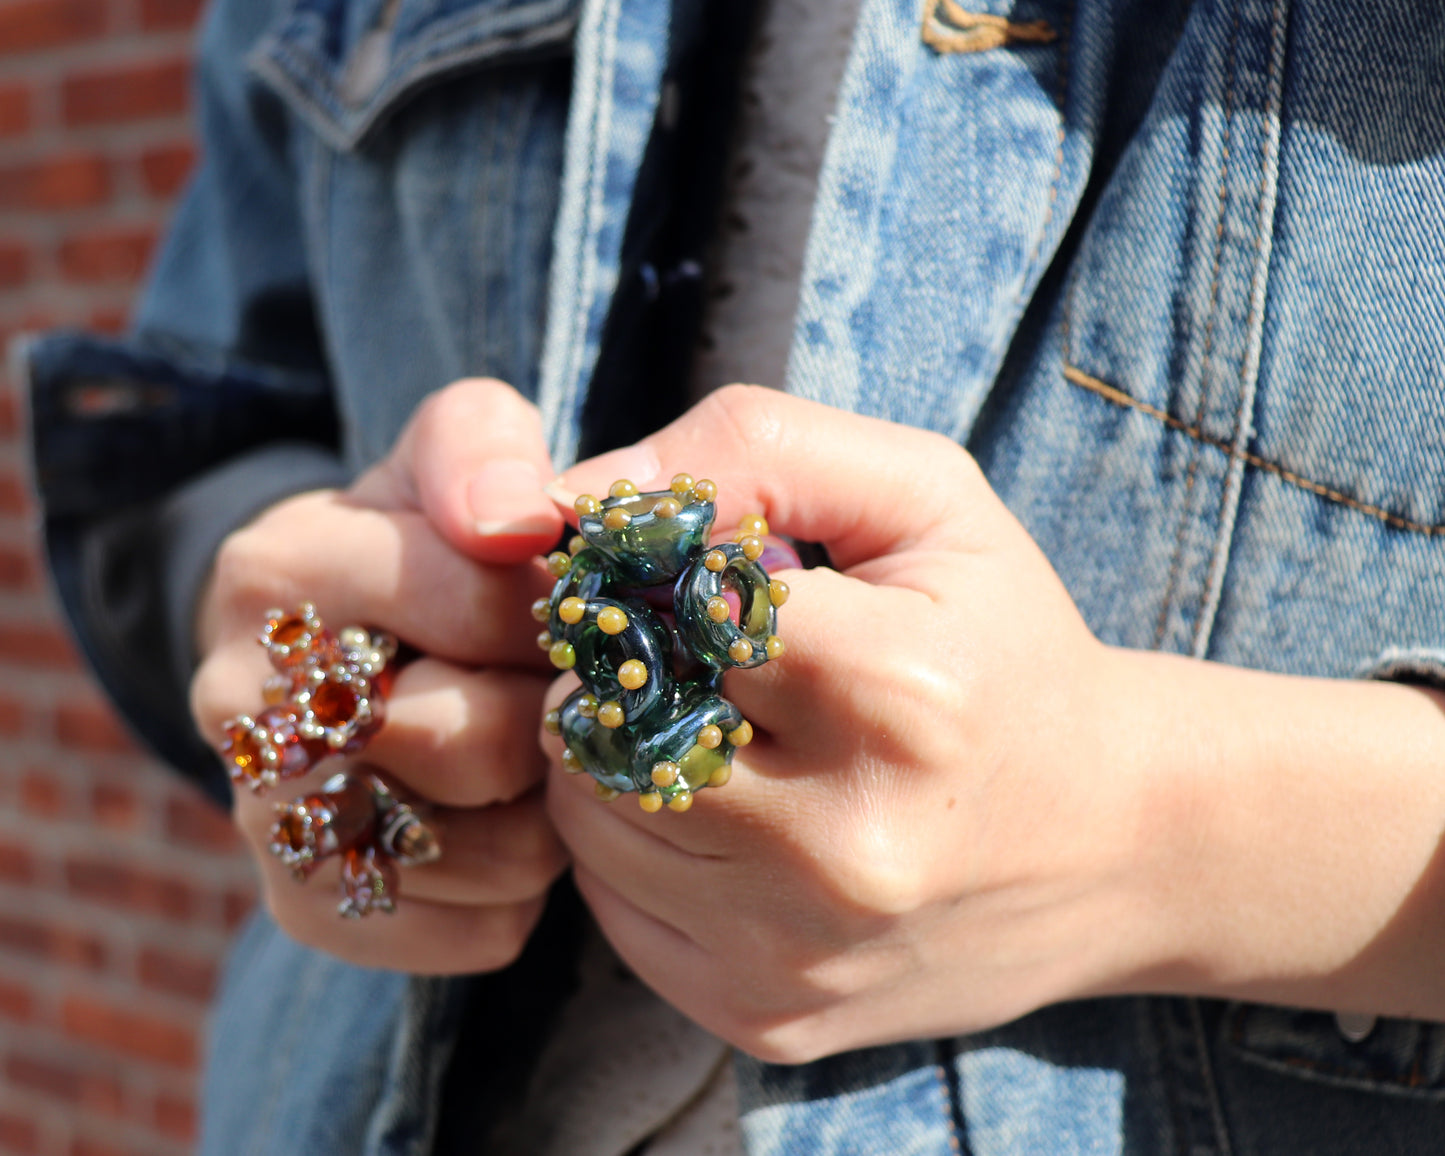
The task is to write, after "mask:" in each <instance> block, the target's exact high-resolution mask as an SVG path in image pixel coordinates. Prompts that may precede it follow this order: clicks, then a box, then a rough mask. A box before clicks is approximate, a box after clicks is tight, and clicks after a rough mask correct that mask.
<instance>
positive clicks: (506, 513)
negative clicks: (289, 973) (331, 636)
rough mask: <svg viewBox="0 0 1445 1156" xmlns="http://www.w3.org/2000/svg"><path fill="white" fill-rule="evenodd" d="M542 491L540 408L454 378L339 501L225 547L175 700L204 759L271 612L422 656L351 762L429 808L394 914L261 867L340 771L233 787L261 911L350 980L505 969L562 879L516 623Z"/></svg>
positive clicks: (244, 703) (539, 687) (525, 635)
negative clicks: (299, 809) (357, 913)
mask: <svg viewBox="0 0 1445 1156" xmlns="http://www.w3.org/2000/svg"><path fill="white" fill-rule="evenodd" d="M551 477H552V468H551V463H550V461H549V459H548V455H547V450H546V445H545V442H544V440H543V437H542V429H541V422H540V419H539V417H538V414H537V412H536V409H535V408H534V407H533V406H532V405H531V404H530V403H529V402H527V401H526V400H524V399H523V398H522V397H521V396H520V395H519V394H518V393H516V391H515V390H513V389H511V387H509V386H506V385H504V384H502V383H501V382H497V381H488V380H465V381H460V382H457V383H455V384H453V385H451V386H449V387H447V388H446V389H444V390H441V391H439V392H438V393H436V394H434V395H432V396H431V397H429V398H428V399H427V400H426V401H425V402H423V403H422V405H421V406H420V407H419V408H418V409H417V411H416V413H415V414H414V415H413V416H412V419H411V421H410V422H409V423H408V425H407V427H406V429H405V430H404V431H403V432H402V434H401V436H400V438H399V439H398V440H397V443H396V445H395V446H394V447H393V449H392V451H391V453H390V454H389V455H388V456H387V457H386V459H385V460H383V461H382V462H381V463H379V464H378V465H377V466H375V467H374V468H372V469H371V470H369V471H368V472H367V473H366V474H364V475H363V476H362V477H361V478H359V479H358V480H357V481H356V483H355V484H354V485H352V486H351V488H350V489H348V490H345V491H335V490H325V491H317V492H314V493H308V494H300V495H297V496H295V497H292V498H290V499H288V500H286V501H283V502H280V503H278V504H277V505H275V506H273V507H272V508H271V509H269V510H268V511H266V512H265V513H264V514H263V515H261V516H260V517H259V518H257V519H256V520H255V521H253V522H251V523H250V524H249V525H247V526H245V527H244V528H242V529H240V530H237V531H236V532H235V533H233V534H232V535H231V536H230V537H229V538H227V539H226V541H225V542H224V543H223V545H222V547H221V549H220V551H219V553H218V555H217V558H216V563H215V566H214V569H213V571H212V575H211V579H210V581H209V583H208V585H207V589H206V591H205V594H204V595H203V598H202V601H201V607H200V611H199V614H200V617H199V621H198V639H199V643H200V648H201V653H202V661H201V664H200V667H199V669H198V670H197V672H196V676H195V679H194V681H193V683H192V686H191V710H192V714H193V716H194V718H195V721H196V724H197V726H198V727H199V728H200V730H201V733H202V734H203V735H205V736H206V737H207V738H209V739H210V740H212V741H213V742H215V743H217V744H218V745H219V744H220V742H221V740H222V729H223V724H224V722H225V721H226V720H227V719H230V718H233V717H235V716H236V715H239V714H248V713H249V714H254V713H256V712H257V711H258V710H259V709H260V708H261V705H262V703H261V685H262V683H263V681H264V680H265V679H266V677H267V675H268V674H269V673H270V666H269V663H268V662H267V658H266V655H265V652H264V650H263V649H262V648H261V647H260V646H258V645H257V642H256V639H257V636H258V634H259V632H260V629H261V626H262V625H263V622H264V616H265V613H266V611H267V610H268V609H270V608H272V607H281V608H284V609H288V610H289V609H293V608H295V607H296V606H297V605H298V604H299V603H301V602H306V601H309V602H312V603H314V604H315V606H316V608H317V612H318V613H319V614H320V616H321V618H322V619H323V620H324V621H325V622H326V624H327V625H328V626H329V627H330V628H332V629H333V630H334V629H337V628H340V627H342V626H346V625H351V624H357V625H365V626H369V627H372V628H375V629H381V630H386V631H389V632H391V633H392V634H394V635H396V637H397V638H398V639H400V640H401V642H403V643H404V644H407V645H408V646H410V647H411V648H413V649H414V650H415V651H417V652H419V654H420V655H421V657H419V658H417V659H415V660H414V661H411V662H410V663H408V664H407V665H406V666H404V667H403V668H402V669H401V671H400V673H399V674H398V675H397V679H396V683H395V685H394V687H393V689H392V691H391V694H390V697H389V699H388V706H387V715H386V722H385V725H384V726H383V727H382V728H381V730H380V731H379V732H378V733H377V735H376V737H375V738H373V740H372V741H371V743H370V745H369V746H368V747H367V748H366V750H365V752H364V758H365V761H366V763H367V764H368V765H370V766H372V767H374V768H376V769H378V770H380V771H381V772H382V773H383V775H384V776H386V777H387V778H389V779H390V780H391V781H392V782H393V783H396V784H399V785H400V787H401V788H402V789H403V790H404V791H405V792H406V793H407V794H408V797H414V799H415V800H416V801H419V802H422V803H425V804H427V805H428V810H427V822H428V824H429V825H430V826H431V827H432V828H433V829H434V830H435V831H436V833H437V835H438V836H439V838H440V841H441V845H442V849H443V850H442V856H441V858H440V859H439V860H438V861H437V862H435V863H430V864H427V865H425V866H413V867H403V868H401V877H400V888H399V891H400V895H401V899H400V901H399V903H398V904H397V910H396V912H395V914H394V915H392V916H389V917H388V916H373V917H371V918H367V919H360V920H357V919H341V918H338V916H337V914H336V905H337V901H338V889H337V877H338V871H339V868H338V866H337V863H336V860H335V859H332V860H330V861H328V862H327V863H325V864H324V865H323V866H322V867H321V868H320V869H318V870H317V871H316V873H315V874H314V875H313V876H312V877H311V879H310V880H308V881H307V883H306V885H305V886H298V885H297V884H296V883H295V882H294V881H293V880H292V879H291V877H290V873H289V872H288V871H287V870H286V869H285V868H283V867H282V865H281V864H280V863H279V862H278V861H277V860H276V859H275V858H274V857H273V856H272V855H271V854H270V852H269V850H268V847H267V844H268V842H269V832H270V828H271V824H272V822H273V818H274V809H275V805H276V804H277V803H280V802H284V801H286V800H288V799H291V798H294V797H296V796H298V795H303V794H308V793H313V792H314V791H315V790H316V788H318V787H319V785H320V784H321V783H322V782H323V781H324V780H325V779H326V778H327V777H328V776H329V775H331V774H333V773H335V771H336V770H338V769H341V767H342V765H343V764H342V763H341V761H340V760H338V759H328V760H326V761H325V762H323V763H322V764H321V765H320V766H319V767H318V768H317V769H316V770H313V771H312V772H310V773H309V774H308V775H306V776H304V777H301V778H297V779H293V780H287V781H284V782H282V783H280V784H278V785H277V786H275V787H273V788H272V789H271V790H269V791H268V792H266V793H265V794H264V795H259V796H258V795H254V794H252V792H251V791H250V790H249V789H246V788H238V789H237V791H236V798H235V808H234V811H233V816H234V819H235V822H236V824H237V826H238V827H239V828H240V829H241V831H242V833H243V835H244V836H245V840H246V843H247V845H248V846H249V847H250V849H251V851H252V854H254V855H255V856H256V859H257V862H258V864H259V866H260V876H261V881H262V888H263V893H264V898H265V902H266V905H267V907H268V908H269V909H270V911H271V914H272V915H273V916H274V918H275V919H276V922H277V923H278V924H279V925H280V926H281V927H282V928H283V929H284V930H285V931H286V932H287V933H288V934H290V935H291V936H292V937H293V938H295V939H297V940H299V941H300V942H302V943H305V944H307V945H309V946H311V947H315V948H318V949H320V950H322V951H325V952H328V953H330V954H332V955H335V956H338V957H340V958H342V959H344V960H347V961H348V962H351V963H354V964H358V965H362V966H368V967H384V968H391V969H395V970H400V971H410V972H418V973H459V972H470V971H484V970H489V969H493V968H498V967H501V966H504V965H505V964H507V963H509V962H510V961H511V960H512V959H514V958H515V957H516V955H517V954H518V953H519V952H520V951H521V949H522V946H523V944H524V943H525V942H526V939H527V937H528V935H529V934H530V933H531V930H532V927H533V926H534V924H535V923H536V920H537V918H538V916H539V915H540V914H541V910H542V905H543V902H544V899H545V895H546V891H547V888H548V886H549V885H550V884H551V882H552V881H553V880H554V879H555V878H556V877H557V876H558V875H559V874H560V873H561V871H562V870H563V868H564V867H565V866H566V852H565V851H564V849H563V848H562V846H561V844H560V842H559V841H558V839H557V837H556V835H555V834H554V833H553V831H552V827H551V825H550V823H549V821H548V819H547V816H546V814H545V812H544V809H543V803H542V792H541V782H542V778H543V774H544V771H545V761H544V759H543V756H542V754H541V752H540V751H539V750H538V749H537V744H536V739H535V736H536V731H537V720H538V719H539V718H540V716H541V713H542V698H543V695H544V693H545V691H546V688H547V685H548V684H549V683H550V682H551V679H552V676H553V675H554V674H555V673H556V672H555V671H554V670H553V669H552V666H551V664H550V663H549V662H548V660H547V656H546V655H545V654H544V653H543V652H542V651H540V650H539V649H538V647H537V644H536V637H537V630H538V628H537V624H536V622H534V621H533V620H532V618H531V617H530V615H529V614H528V608H529V606H530V604H531V603H532V601H533V600H534V599H536V598H538V597H540V596H542V595H544V594H546V593H547V591H548V589H549V587H550V583H551V580H550V578H549V577H548V575H547V573H546V571H545V569H544V568H543V566H542V565H541V563H540V561H539V560H538V558H537V556H538V555H539V554H541V553H544V552H545V551H547V550H549V549H550V548H551V547H552V545H553V544H554V543H555V542H556V541H557V539H558V536H559V535H560V533H561V531H562V527H563V522H562V518H561V517H560V515H559V514H558V513H557V512H556V509H555V508H554V506H553V504H552V503H551V502H550V501H548V500H547V498H546V497H545V495H544V494H543V493H542V486H543V485H545V484H546V483H547V482H548V481H549V480H550V479H551Z"/></svg>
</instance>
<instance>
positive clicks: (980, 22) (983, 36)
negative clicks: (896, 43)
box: [922, 0, 1058, 55]
mask: <svg viewBox="0 0 1445 1156" xmlns="http://www.w3.org/2000/svg"><path fill="white" fill-rule="evenodd" d="M1057 36H1058V34H1057V33H1056V32H1055V31H1054V30H1053V28H1052V27H1051V26H1050V25H1049V22H1048V21H1047V20H1029V21H1026V22H1022V23H1017V22H1015V21H1012V20H1009V19H1007V18H1006V17H1003V16H994V15H991V14H989V13H986V12H968V11H966V10H965V9H964V8H962V7H961V6H960V5H959V4H958V3H957V2H956V0H927V3H926V4H925V5H924V9H923V28H922V38H923V43H924V44H926V45H928V47H929V48H931V49H933V50H934V51H935V52H937V53H939V54H941V55H947V54H948V53H953V52H987V51H988V50H989V49H991V48H1003V47H1005V46H1006V45H1009V44H1049V43H1051V42H1052V41H1053V40H1055V39H1056V38H1057Z"/></svg>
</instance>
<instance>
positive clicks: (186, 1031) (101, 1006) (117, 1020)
mask: <svg viewBox="0 0 1445 1156" xmlns="http://www.w3.org/2000/svg"><path fill="white" fill-rule="evenodd" d="M197 1018H198V1019H199V1016H198V1017H197ZM60 1019H61V1023H62V1024H64V1026H65V1030H66V1032H67V1033H69V1034H70V1035H71V1036H74V1037H75V1038H76V1039H80V1040H86V1041H88V1042H90V1043H93V1044H96V1045H97V1046H99V1047H103V1048H108V1049H110V1050H112V1051H115V1052H119V1053H121V1054H122V1055H126V1056H131V1057H134V1058H135V1059H139V1060H149V1061H151V1062H152V1063H156V1064H164V1065H167V1066H171V1067H177V1068H190V1067H194V1066H195V1063H196V1055H197V1048H196V1025H195V1024H179V1023H176V1022H175V1021H174V1020H167V1019H162V1018H160V1017H159V1016H154V1015H148V1014H146V1013H144V1012H138V1011H134V1010H130V1009H126V1008H118V1007H115V1006H114V1005H113V1004H109V1003H105V1002H104V1001H102V1000H99V999H95V998H93V997H91V996H84V995H70V996H67V997H66V998H65V1000H64V1002H63V1003H62V1005H61V1009H60Z"/></svg>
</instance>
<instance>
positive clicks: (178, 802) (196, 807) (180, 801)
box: [166, 792, 241, 852]
mask: <svg viewBox="0 0 1445 1156" xmlns="http://www.w3.org/2000/svg"><path fill="white" fill-rule="evenodd" d="M166 835H167V837H168V838H170V839H171V840H172V841H173V842H176V843H186V844H189V845H190V846H192V847H199V848H201V849H202V850H205V851H221V852H229V851H234V850H235V849H236V848H237V847H239V846H240V845H241V844H240V836H239V835H238V834H237V832H236V827H235V824H234V823H232V822H231V817H230V816H229V815H228V814H226V812H224V811H222V810H221V809H220V808H219V807H217V806H216V805H215V804H214V803H210V802H207V801H206V800H205V799H202V798H201V797H199V796H198V795H195V794H192V793H190V792H187V793H186V794H184V795H181V794H177V795H174V796H172V797H171V798H170V799H169V800H167V802H166Z"/></svg>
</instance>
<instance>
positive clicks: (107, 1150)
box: [66, 1136, 136, 1156]
mask: <svg viewBox="0 0 1445 1156" xmlns="http://www.w3.org/2000/svg"><path fill="white" fill-rule="evenodd" d="M66 1156H136V1152H135V1150H134V1149H132V1148H117V1147H116V1146H115V1145H114V1144H111V1143H109V1142H108V1141H106V1140H97V1139H96V1138H95V1137H93V1136H76V1137H75V1138H74V1139H72V1140H71V1141H70V1147H69V1148H67V1149H66Z"/></svg>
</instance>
